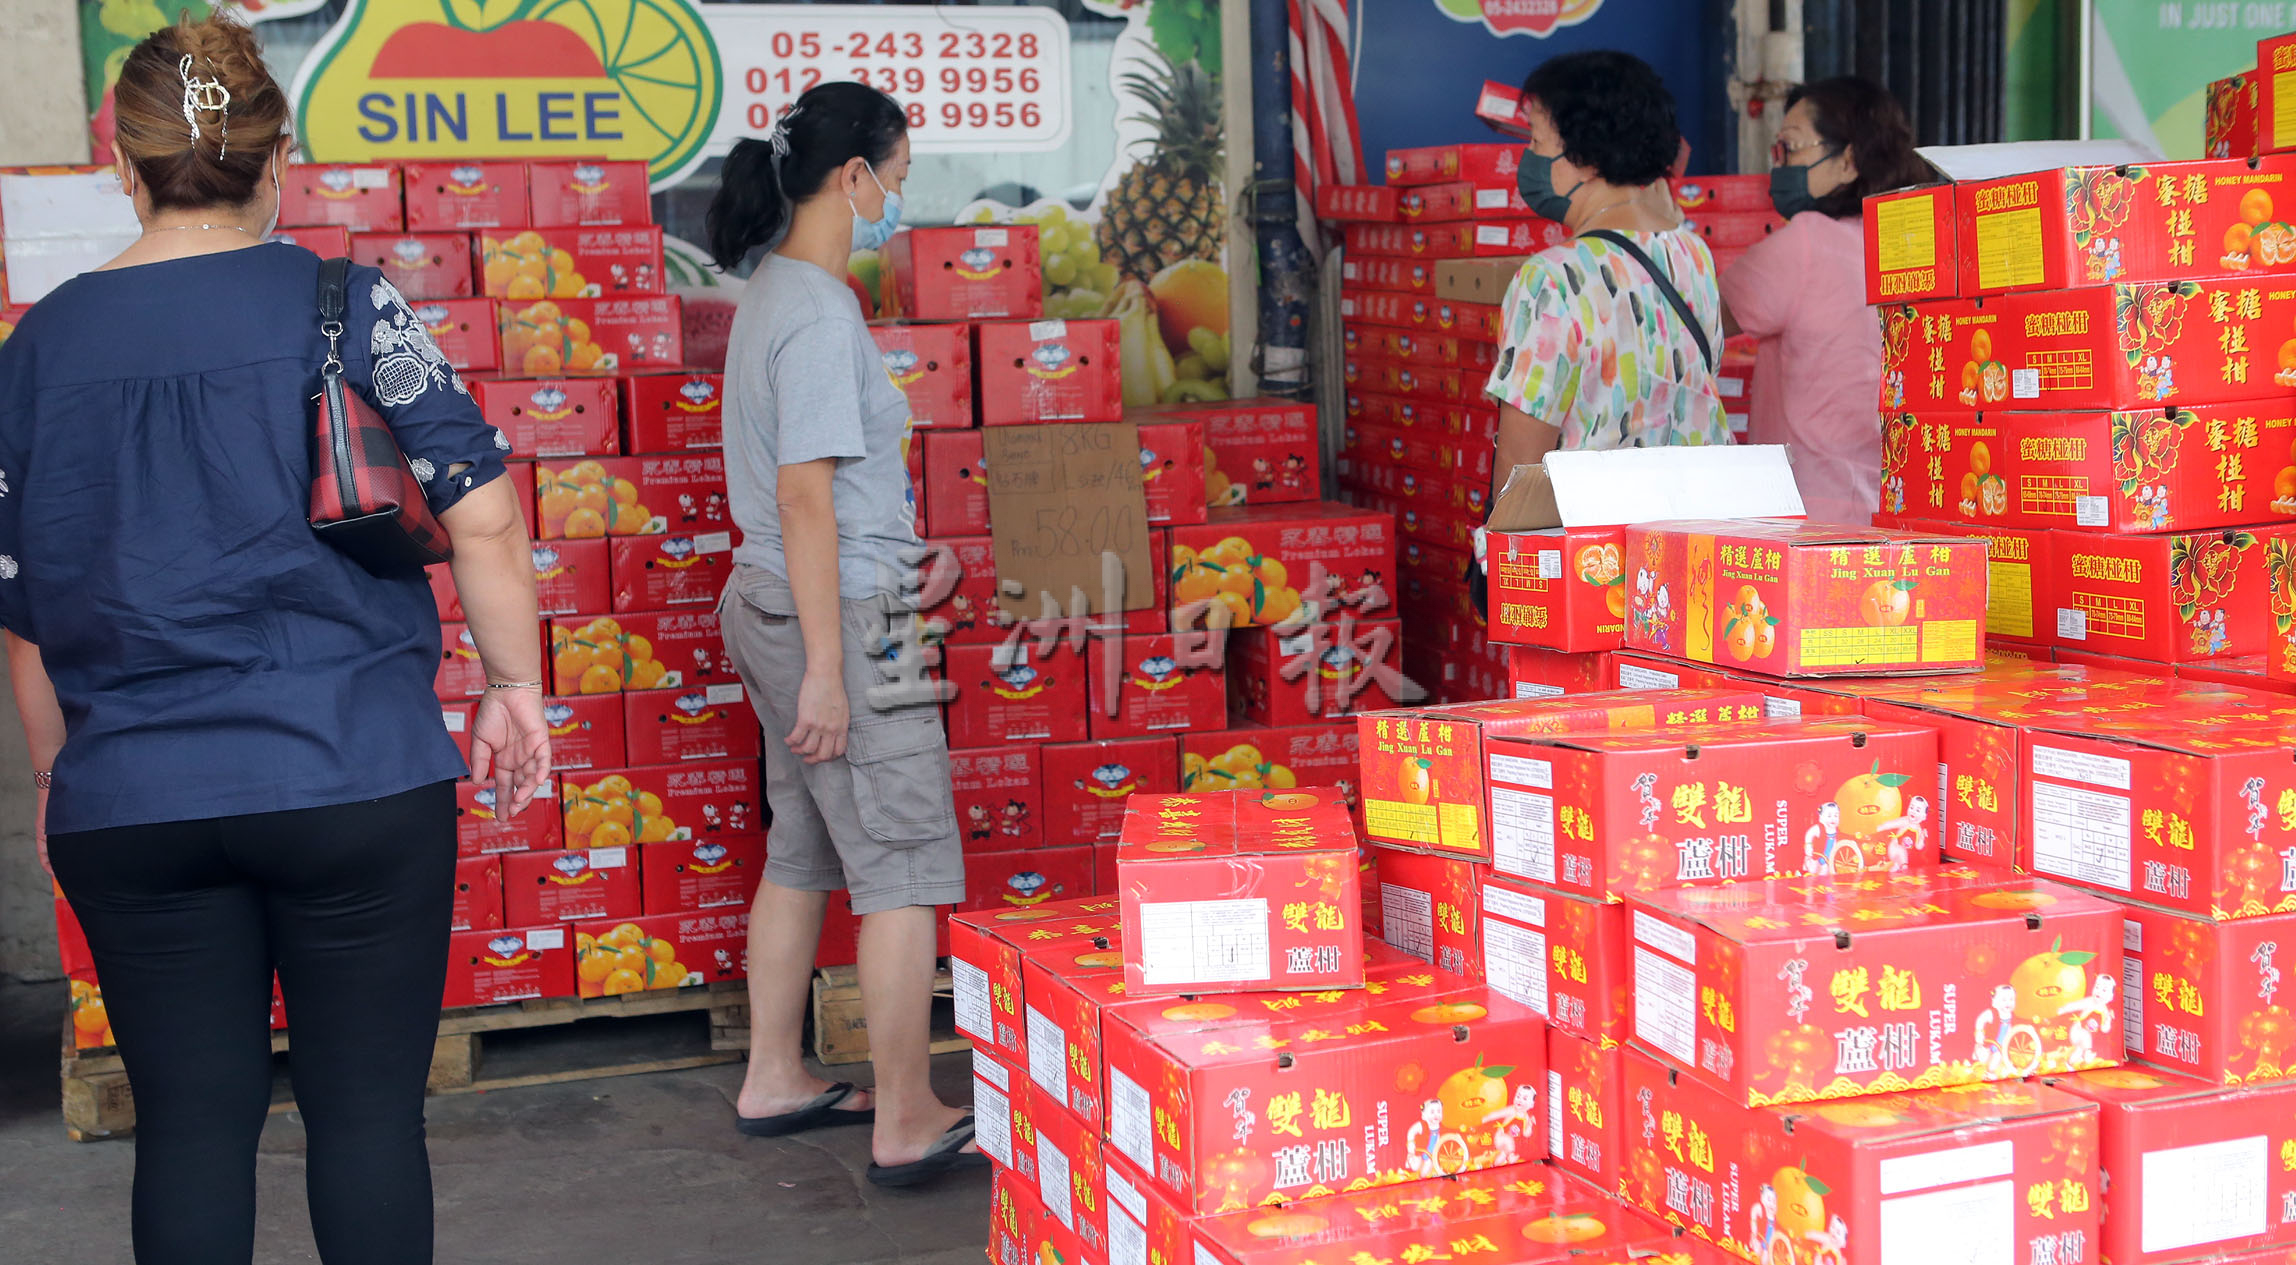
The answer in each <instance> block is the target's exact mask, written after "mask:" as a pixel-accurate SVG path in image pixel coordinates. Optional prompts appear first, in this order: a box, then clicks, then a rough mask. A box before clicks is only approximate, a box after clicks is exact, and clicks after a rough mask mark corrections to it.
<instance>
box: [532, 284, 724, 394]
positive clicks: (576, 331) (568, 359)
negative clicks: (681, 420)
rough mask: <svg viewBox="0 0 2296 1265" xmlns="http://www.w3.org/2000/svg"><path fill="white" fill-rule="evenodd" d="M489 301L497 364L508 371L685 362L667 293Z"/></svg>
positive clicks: (674, 306)
mask: <svg viewBox="0 0 2296 1265" xmlns="http://www.w3.org/2000/svg"><path fill="white" fill-rule="evenodd" d="M494 303H495V324H496V330H497V333H498V335H499V337H500V340H501V348H502V359H501V361H500V363H501V365H502V366H503V368H504V369H505V370H506V371H509V372H515V373H523V374H526V375H528V376H531V377H548V376H549V375H551V374H556V373H615V372H624V371H629V370H633V369H657V368H662V367H665V366H670V365H678V364H682V363H684V361H685V341H684V339H685V333H684V327H683V326H682V325H681V324H680V322H679V315H678V312H679V308H678V300H677V298H676V297H675V296H672V295H663V296H658V297H646V296H636V297H617V296H611V295H609V296H604V297H599V298H546V299H535V300H533V301H531V302H529V301H527V300H523V299H498V300H495V301H494Z"/></svg>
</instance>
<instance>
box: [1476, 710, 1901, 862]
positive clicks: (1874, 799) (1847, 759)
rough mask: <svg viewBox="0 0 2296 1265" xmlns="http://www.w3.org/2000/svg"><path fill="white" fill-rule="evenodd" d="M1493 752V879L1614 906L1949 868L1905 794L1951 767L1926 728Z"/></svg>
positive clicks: (1791, 725) (1551, 744)
mask: <svg viewBox="0 0 2296 1265" xmlns="http://www.w3.org/2000/svg"><path fill="white" fill-rule="evenodd" d="M1564 701H1565V702H1568V701H1570V700H1564ZM1695 723H1696V722H1692V724H1693V725H1695ZM1486 751H1487V752H1488V755H1489V782H1488V785H1489V801H1488V802H1489V805H1490V813H1491V824H1492V834H1491V863H1492V865H1493V866H1494V867H1495V868H1497V870H1498V871H1499V872H1500V873H1502V874H1512V875H1515V876H1516V877H1518V878H1527V879H1530V880H1531V881H1532V882H1535V883H1543V884H1546V885H1548V886H1551V887H1557V888H1560V889H1562V890H1563V891H1566V892H1575V893H1578V894H1581V895H1584V896H1589V897H1592V898H1595V899H1599V900H1605V901H1618V900H1622V899H1625V898H1626V897H1627V896H1629V895H1632V894H1635V893H1638V892H1649V891H1653V890H1656V889H1658V888H1662V887H1671V886H1679V885H1690V884H1699V885H1705V886H1714V885H1718V884H1723V883H1730V882H1737V881H1742V880H1747V879H1763V878H1778V877H1790V876H1795V875H1802V874H1831V873H1835V872H1837V871H1840V872H1847V873H1861V872H1865V871H1869V870H1875V871H1878V870H1882V869H1884V868H1885V867H1886V868H1889V869H1891V870H1892V871H1895V870H1901V869H1905V868H1907V867H1923V866H1929V865H1933V864H1935V862H1936V858H1937V842H1936V839H1935V837H1934V835H1933V834H1932V832H1930V831H1929V830H1928V829H1926V828H1925V827H1924V825H1923V824H1922V820H1921V815H1920V810H1917V809H1916V808H1915V807H1914V806H1913V805H1911V804H1909V803H1907V802H1906V798H1907V797H1906V795H1905V794H1904V792H1903V791H1902V790H1901V789H1900V788H1902V787H1904V786H1905V785H1907V784H1908V783H1909V782H1913V783H1915V784H1916V785H1920V784H1921V783H1920V782H1915V779H1917V778H1918V779H1921V782H1926V780H1927V779H1928V777H1929V776H1930V774H1931V772H1932V771H1933V770H1934V769H1935V768H1936V767H1937V736H1936V734H1935V733H1934V732H1933V731H1932V730H1929V729H1927V728H1923V727H1918V726H1912V725H1892V724H1886V723H1883V722H1878V721H1875V722H1868V721H1864V720H1860V719H1855V718H1824V719H1818V720H1807V721H1800V720H1779V721H1766V722H1762V721H1747V722H1742V723H1739V724H1736V725H1734V726H1714V727H1711V728H1706V729H1703V730H1697V729H1683V728H1679V727H1675V726H1664V727H1661V728H1658V729H1654V730H1650V731H1648V732H1641V733H1619V732H1612V733H1603V732H1600V731H1589V732H1584V733H1576V734H1573V733H1569V732H1562V733H1552V732H1550V733H1545V734H1516V735H1509V736H1505V737H1500V738H1497V739H1494V740H1493V741H1492V742H1490V743H1489V744H1488V745H1487V747H1486Z"/></svg>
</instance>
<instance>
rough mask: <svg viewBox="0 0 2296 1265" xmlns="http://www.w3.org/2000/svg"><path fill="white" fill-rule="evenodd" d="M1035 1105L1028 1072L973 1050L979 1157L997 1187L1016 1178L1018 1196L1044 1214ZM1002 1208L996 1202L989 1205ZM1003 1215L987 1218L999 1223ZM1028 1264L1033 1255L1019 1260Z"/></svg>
mask: <svg viewBox="0 0 2296 1265" xmlns="http://www.w3.org/2000/svg"><path fill="white" fill-rule="evenodd" d="M1033 1106H1034V1104H1033V1103H1031V1102H1030V1100H1029V1093H1028V1070H1027V1068H1026V1067H1015V1066H1013V1065H1012V1064H1011V1063H1010V1062H1009V1060H1007V1059H1004V1058H1000V1057H998V1056H997V1055H994V1054H991V1053H989V1051H988V1047H986V1046H983V1045H980V1044H978V1043H975V1044H974V1046H973V1118H974V1120H975V1129H976V1133H975V1136H976V1137H977V1138H978V1139H979V1141H980V1149H981V1153H982V1154H983V1155H986V1156H988V1157H989V1159H990V1160H992V1161H994V1162H995V1166H996V1169H995V1177H994V1179H993V1180H994V1182H995V1183H996V1185H997V1187H998V1188H1000V1189H1001V1188H1002V1186H1003V1185H1004V1183H1005V1182H1006V1180H1007V1179H1009V1178H1019V1179H1021V1181H1020V1185H1021V1192H1020V1193H1022V1194H1023V1195H1025V1197H1026V1199H1027V1201H1028V1206H1029V1207H1030V1208H1031V1209H1032V1210H1033V1211H1035V1212H1037V1213H1041V1212H1042V1211H1043V1209H1042V1207H1041V1205H1039V1204H1038V1202H1037V1196H1036V1124H1035V1121H1034V1119H1033V1118H1032V1117H1031V1116H1030V1109H1031V1108H1032V1107H1033ZM992 1202H993V1203H995V1204H998V1205H1001V1203H1002V1201H1001V1200H994V1201H992ZM1003 1215H1004V1214H1003V1213H1002V1212H998V1213H995V1214H992V1216H993V1219H995V1220H999V1221H1001V1220H1002V1219H1003ZM1022 1259H1023V1261H1024V1263H1032V1262H1034V1261H1035V1260H1036V1258H1035V1257H1034V1256H1026V1257H1023V1258H1022Z"/></svg>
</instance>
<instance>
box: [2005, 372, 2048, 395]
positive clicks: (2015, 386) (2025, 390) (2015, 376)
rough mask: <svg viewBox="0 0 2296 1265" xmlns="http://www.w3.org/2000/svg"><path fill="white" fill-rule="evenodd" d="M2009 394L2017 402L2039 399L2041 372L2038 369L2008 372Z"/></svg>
mask: <svg viewBox="0 0 2296 1265" xmlns="http://www.w3.org/2000/svg"><path fill="white" fill-rule="evenodd" d="M2009 394H2010V396H2011V397H2012V398H2014V399H2019V400H2038V399H2040V398H2041V371H2040V370H2038V369H2016V370H2012V371H2010V374H2009Z"/></svg>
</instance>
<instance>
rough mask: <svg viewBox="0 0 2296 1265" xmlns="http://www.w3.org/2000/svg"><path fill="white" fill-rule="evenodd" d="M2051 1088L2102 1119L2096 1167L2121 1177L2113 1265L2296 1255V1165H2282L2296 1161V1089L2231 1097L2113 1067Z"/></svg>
mask: <svg viewBox="0 0 2296 1265" xmlns="http://www.w3.org/2000/svg"><path fill="white" fill-rule="evenodd" d="M2047 1083H2048V1085H2049V1086H2050V1088H2052V1089H2058V1090H2062V1091H2064V1092H2065V1093H2068V1094H2071V1095H2073V1096H2075V1097H2077V1098H2086V1099H2088V1100H2089V1101H2091V1102H2094V1103H2096V1104H2097V1107H2098V1109H2099V1116H2100V1118H2099V1121H2098V1132H2099V1134H2100V1137H2099V1148H2100V1149H2099V1153H2098V1159H2099V1161H2100V1162H2101V1163H2102V1165H2103V1167H2104V1170H2105V1171H2106V1172H2107V1173H2111V1174H2114V1180H2113V1189H2112V1192H2111V1198H2110V1199H2108V1200H2106V1201H2105V1226H2104V1253H2105V1256H2106V1258H2107V1259H2109V1260H2111V1261H2113V1262H2114V1265H2122V1263H2123V1262H2126V1265H2167V1262H2171V1261H2182V1260H2189V1259H2191V1257H2192V1256H2193V1254H2194V1253H2196V1252H2208V1253H2211V1254H2214V1253H2228V1252H2236V1251H2242V1250H2246V1249H2250V1248H2261V1247H2266V1246H2269V1245H2273V1244H2279V1245H2282V1247H2281V1250H2282V1251H2283V1253H2288V1252H2291V1251H2296V1249H2291V1248H2290V1247H2288V1246H2287V1245H2289V1244H2291V1243H2296V1164H2290V1163H2288V1162H2286V1161H2287V1160H2288V1159H2289V1158H2290V1157H2296V1082H2289V1081H2283V1082H2280V1083H2277V1084H2265V1085H2250V1086H2246V1087H2229V1088H2228V1087H2226V1086H2222V1085H2213V1084H2210V1083H2209V1082H2207V1081H2203V1080H2195V1079H2193V1078H2191V1077H2187V1076H2177V1075H2174V1074H2172V1073H2168V1072H2154V1071H2151V1070H2149V1069H2145V1068H2138V1067H2114V1068H2106V1069H2104V1070H2102V1071H2095V1072H2078V1073H2075V1074H2074V1075H2071V1076H2062V1077H2050V1078H2049V1080H2048V1082H2047ZM2284 1147H2285V1148H2288V1149H2286V1150H2285V1151H2284V1150H2283V1148H2284ZM2214 1259H2221V1258H2214Z"/></svg>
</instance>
